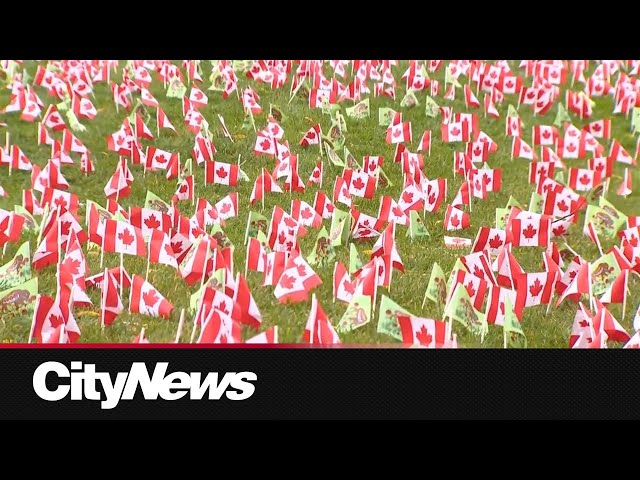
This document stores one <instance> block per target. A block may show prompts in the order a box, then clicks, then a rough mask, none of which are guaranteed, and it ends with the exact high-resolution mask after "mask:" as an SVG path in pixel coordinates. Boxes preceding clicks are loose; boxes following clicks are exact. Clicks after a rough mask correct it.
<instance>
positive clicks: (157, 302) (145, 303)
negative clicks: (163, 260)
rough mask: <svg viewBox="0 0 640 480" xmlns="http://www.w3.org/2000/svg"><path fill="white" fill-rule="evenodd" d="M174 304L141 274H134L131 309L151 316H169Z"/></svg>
mask: <svg viewBox="0 0 640 480" xmlns="http://www.w3.org/2000/svg"><path fill="white" fill-rule="evenodd" d="M172 310H173V305H171V303H169V301H168V300H167V299H165V298H164V297H163V296H162V295H161V294H160V293H159V292H158V290H156V288H155V287H154V286H153V285H151V284H150V283H149V282H147V281H146V280H145V279H144V278H142V277H140V276H139V275H133V278H132V282H131V291H130V296H129V311H130V312H131V313H140V314H143V315H149V316H151V317H163V318H169V315H170V314H171V311H172Z"/></svg>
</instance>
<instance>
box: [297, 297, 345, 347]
mask: <svg viewBox="0 0 640 480" xmlns="http://www.w3.org/2000/svg"><path fill="white" fill-rule="evenodd" d="M302 341H303V342H304V343H310V344H315V345H330V344H337V343H341V342H340V338H339V337H338V334H337V333H336V331H335V329H334V328H333V325H331V322H329V319H328V318H327V315H326V314H325V313H324V310H323V309H322V306H321V305H320V303H319V302H318V299H317V298H316V295H315V294H313V296H312V298H311V311H310V312H309V318H308V319H307V325H306V327H305V329H304V333H303V335H302Z"/></svg>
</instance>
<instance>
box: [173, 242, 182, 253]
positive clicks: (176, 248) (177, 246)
mask: <svg viewBox="0 0 640 480" xmlns="http://www.w3.org/2000/svg"><path fill="white" fill-rule="evenodd" d="M171 250H173V251H174V252H175V253H180V252H181V251H182V240H179V241H177V242H171Z"/></svg>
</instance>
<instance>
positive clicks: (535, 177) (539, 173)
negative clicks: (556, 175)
mask: <svg viewBox="0 0 640 480" xmlns="http://www.w3.org/2000/svg"><path fill="white" fill-rule="evenodd" d="M554 170H555V164H554V163H551V162H531V163H530V164H529V183H533V184H538V183H539V182H540V181H541V180H542V179H543V178H544V177H553V172H554Z"/></svg>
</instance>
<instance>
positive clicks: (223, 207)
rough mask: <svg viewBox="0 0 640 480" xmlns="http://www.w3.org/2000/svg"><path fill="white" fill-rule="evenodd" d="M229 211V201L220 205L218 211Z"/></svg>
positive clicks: (224, 212)
mask: <svg viewBox="0 0 640 480" xmlns="http://www.w3.org/2000/svg"><path fill="white" fill-rule="evenodd" d="M229 211H231V204H230V203H225V204H223V205H222V207H220V213H222V214H223V215H224V214H226V213H229Z"/></svg>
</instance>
